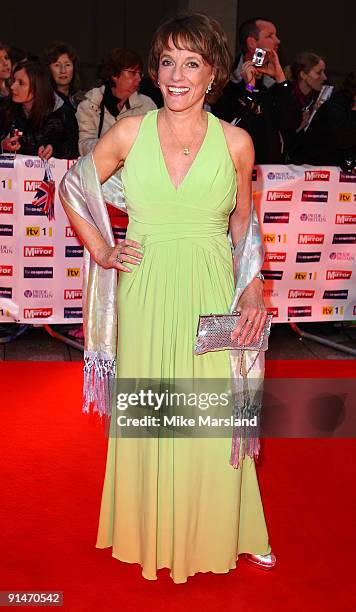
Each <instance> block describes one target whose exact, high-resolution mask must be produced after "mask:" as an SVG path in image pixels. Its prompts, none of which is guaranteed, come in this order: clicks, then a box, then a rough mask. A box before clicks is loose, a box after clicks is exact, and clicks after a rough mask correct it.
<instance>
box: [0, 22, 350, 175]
mask: <svg viewBox="0 0 356 612" xmlns="http://www.w3.org/2000/svg"><path fill="white" fill-rule="evenodd" d="M238 38H239V47H240V54H239V56H238V57H237V58H236V60H235V63H234V66H233V70H232V72H231V75H230V80H229V81H228V83H227V84H226V85H225V87H224V89H223V90H222V92H221V91H220V92H219V93H217V92H216V91H214V89H213V90H212V91H211V92H209V95H208V96H207V100H206V104H205V107H206V110H209V111H211V112H212V113H213V114H214V115H215V116H217V117H218V118H220V119H224V120H225V121H227V122H229V123H233V124H234V125H238V126H239V127H241V128H244V129H245V130H246V131H247V132H248V133H249V134H250V136H251V138H252V140H253V144H254V147H255V163H257V164H274V163H294V164H314V165H321V164H323V165H336V166H342V167H346V168H347V169H348V170H351V171H352V169H355V166H356V119H355V109H356V102H355V100H356V73H354V72H351V73H349V74H347V75H345V79H344V81H343V83H342V84H341V86H339V87H334V86H333V84H332V83H329V82H328V77H327V67H326V59H325V58H324V57H322V55H321V54H319V53H317V52H316V51H315V50H313V51H310V50H302V51H301V52H300V53H299V54H298V55H297V56H296V57H295V58H294V60H293V61H292V62H291V63H290V65H288V66H285V67H282V65H281V63H280V59H279V55H278V51H279V46H280V39H279V36H278V33H277V28H276V25H275V24H274V23H273V22H272V21H270V20H268V19H267V18H253V19H249V20H247V21H245V22H244V23H242V24H241V26H240V28H239V32H238ZM256 49H257V50H258V49H262V50H264V51H265V52H266V53H265V57H264V60H263V63H260V64H258V60H257V63H256V57H255V56H256ZM257 55H258V53H257ZM143 70H144V62H143V59H142V58H141V57H140V55H139V54H138V53H137V52H136V51H133V50H130V49H120V48H114V49H112V50H111V51H110V52H109V53H108V54H107V56H106V57H105V58H104V60H103V61H102V62H101V66H100V69H99V70H98V74H99V80H98V82H97V83H96V84H95V85H96V86H95V87H92V88H90V89H89V90H85V89H84V88H83V87H82V85H81V80H80V70H79V65H78V55H77V52H76V51H75V49H73V47H72V46H71V45H70V44H68V43H64V42H59V43H54V44H53V45H52V46H51V47H50V48H48V49H46V50H45V51H44V53H43V57H41V58H39V57H36V56H35V55H34V54H33V53H29V52H26V51H22V50H21V49H17V48H13V47H11V46H9V45H8V44H5V43H4V42H0V140H1V148H2V151H3V152H19V153H22V154H25V155H39V156H40V157H42V158H46V159H48V158H49V157H51V156H54V157H57V158H76V157H78V156H79V155H85V154H87V153H89V152H90V151H92V150H93V148H94V146H95V144H96V142H97V140H98V139H99V138H100V136H102V135H103V134H104V133H105V132H106V131H107V130H108V129H109V128H110V127H111V126H112V125H113V124H114V123H115V122H116V121H118V120H121V119H122V118H124V117H127V116H136V115H140V114H144V113H146V112H147V111H149V110H152V109H155V108H160V107H161V106H162V105H163V102H162V96H161V92H160V90H159V88H158V87H157V83H154V82H153V81H152V79H151V78H150V77H149V76H144V72H143Z"/></svg>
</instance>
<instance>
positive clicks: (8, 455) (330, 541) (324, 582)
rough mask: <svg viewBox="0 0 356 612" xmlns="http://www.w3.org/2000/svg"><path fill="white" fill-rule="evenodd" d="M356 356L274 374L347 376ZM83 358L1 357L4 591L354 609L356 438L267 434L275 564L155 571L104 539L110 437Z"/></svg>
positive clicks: (161, 605)
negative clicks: (94, 413) (86, 390)
mask: <svg viewBox="0 0 356 612" xmlns="http://www.w3.org/2000/svg"><path fill="white" fill-rule="evenodd" d="M355 365H356V362H355V361H351V360H342V361H328V362H322V361H290V362H285V361H284V362H273V361H269V362H268V364H267V374H268V375H269V376H275V377H276V376H281V377H283V376H284V377H297V376H299V377H302V376H307V377H313V376H314V377H318V376H319V377H327V376H330V377H336V376H340V377H345V376H352V374H353V373H354V372H355ZM81 367H82V365H81V363H62V362H61V363H57V362H56V363H53V362H23V363H19V362H2V363H0V398H1V409H2V435H1V442H2V460H1V468H0V470H1V504H0V506H1V510H0V512H1V545H0V549H1V550H0V565H1V566H0V590H15V589H17V590H22V591H24V590H31V591H35V590H42V591H50V590H61V591H64V609H65V610H68V611H71V612H72V611H80V612H91V611H94V610H95V611H99V612H101V611H105V612H106V611H111V610H115V611H118V612H128V611H129V610H130V611H134V612H135V611H136V610H144V611H145V612H148V611H151V610H152V611H155V612H160V611H164V612H176V611H178V610H179V611H181V610H182V611H184V612H189V611H190V610H205V611H207V612H220V611H221V612H237V611H240V610H241V611H244V610H248V611H249V612H262V611H263V612H265V611H270V610H273V611H274V610H276V611H283V612H286V611H288V612H294V611H295V612H300V611H301V610H305V609H306V610H314V611H315V610H321V611H323V612H325V611H328V610H330V611H331V610H333V611H334V610H340V611H342V612H345V611H347V610H355V609H356V597H355V586H354V585H355V579H354V572H355V558H356V535H355V516H356V513H355V510H356V504H355V501H356V487H355V482H356V461H355V442H354V440H336V439H333V440H327V439H322V440H266V441H263V456H262V461H261V462H260V465H259V467H258V470H259V478H260V484H261V490H262V498H263V501H264V507H265V512H266V518H267V524H268V528H269V533H270V538H271V544H272V546H273V549H274V551H275V552H276V554H277V556H278V566H277V567H276V569H275V570H274V571H273V572H262V571H259V570H256V569H255V568H252V567H250V566H248V565H247V564H246V563H245V562H243V561H242V560H241V561H239V563H238V567H237V569H236V570H233V571H231V572H230V573H229V574H224V575H215V574H211V573H209V574H201V573H200V574H197V575H196V576H195V577H192V578H189V580H188V582H187V583H186V584H184V585H175V584H174V583H173V582H172V581H171V579H170V578H169V575H168V570H161V571H160V572H159V579H158V580H157V581H155V582H149V581H146V580H145V579H144V578H142V577H141V571H140V567H139V566H138V565H129V564H125V563H121V562H120V561H117V560H116V559H113V558H112V557H111V550H110V549H106V550H98V549H96V548H95V539H96V529H97V522H98V512H99V503H100V496H101V486H102V480H103V475H104V467H105V455H106V439H105V437H104V435H103V432H102V427H101V425H100V423H99V422H98V421H97V419H96V418H93V417H92V418H89V417H87V416H83V415H82V414H81V381H82V377H81Z"/></svg>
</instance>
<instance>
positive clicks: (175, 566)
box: [62, 14, 276, 583]
mask: <svg viewBox="0 0 356 612" xmlns="http://www.w3.org/2000/svg"><path fill="white" fill-rule="evenodd" d="M230 66H231V56H230V53H229V50H228V46H227V42H226V37H225V35H224V33H223V32H222V31H221V29H220V26H219V24H217V22H215V21H214V20H212V19H210V18H209V17H207V16H206V15H202V14H192V15H185V16H180V17H178V18H176V19H172V20H170V21H168V22H166V23H165V24H163V25H161V26H160V27H159V29H158V30H157V32H156V35H155V37H154V40H153V43H152V48H151V52H150V58H149V71H150V75H151V77H152V78H153V79H154V80H155V82H156V83H157V85H158V86H159V87H160V90H161V92H162V96H163V99H164V106H163V108H162V109H160V110H158V111H157V110H155V111H150V112H149V113H147V114H146V115H145V116H139V117H130V118H127V119H123V120H122V121H121V122H119V123H118V124H117V125H115V126H114V127H113V128H111V129H110V130H109V131H108V132H107V133H106V134H105V135H104V136H103V137H102V138H101V140H100V141H99V142H98V144H97V145H96V147H95V150H94V152H93V163H94V165H95V169H96V173H97V177H98V180H99V181H100V183H101V184H103V183H105V182H106V181H107V180H108V179H109V177H111V176H112V175H113V174H114V173H115V172H116V171H117V170H118V169H119V168H121V167H123V171H122V183H123V189H124V194H125V201H126V207H127V212H128V215H129V225H128V229H127V236H126V240H123V241H120V242H119V244H117V245H115V246H113V245H110V244H108V243H107V241H106V240H105V238H104V237H103V235H101V234H100V233H99V232H98V230H97V229H95V228H94V227H93V226H92V225H90V224H89V223H88V222H87V221H86V220H84V219H83V217H82V216H80V215H79V214H78V213H77V212H74V210H73V207H71V205H70V202H69V203H68V201H69V200H70V198H68V197H67V198H66V197H64V195H63V194H62V195H63V197H62V201H63V204H64V207H65V209H66V212H67V214H68V216H69V218H70V220H71V222H72V224H73V226H74V227H75V228H76V230H77V232H78V234H79V235H80V236H81V238H82V240H83V242H84V244H85V245H86V247H87V249H88V250H89V251H90V253H91V257H92V258H93V260H94V261H95V262H96V265H98V266H99V267H102V268H104V269H105V270H108V269H115V270H118V272H119V275H118V276H119V281H118V294H117V304H118V312H119V322H120V325H119V334H118V342H117V376H118V378H119V380H120V379H156V380H157V379H158V380H161V381H163V380H167V379H169V380H172V379H185V380H188V379H197V378H199V379H218V378H221V379H224V378H225V379H228V378H229V377H230V376H231V369H230V361H229V352H228V351H219V352H212V353H206V354H204V355H194V354H193V346H194V338H195V333H196V328H197V322H198V318H199V314H202V313H209V312H214V313H217V312H220V313H226V312H228V311H229V308H230V306H231V301H232V297H233V295H234V273H233V265H232V255H231V246H230V243H229V240H228V230H230V235H231V238H232V242H233V244H234V245H236V244H237V243H238V242H239V241H240V240H241V239H242V238H243V237H244V235H245V234H246V231H247V228H248V226H249V223H250V218H251V174H252V168H253V163H254V150H253V145H252V142H251V139H250V137H249V135H248V134H247V133H246V132H245V131H243V130H241V129H239V128H237V127H233V126H231V125H229V124H227V123H225V122H223V121H219V120H218V119H217V118H215V117H214V116H213V115H211V114H210V113H207V112H206V111H205V110H204V103H205V100H206V95H207V94H209V92H211V91H214V95H216V93H217V92H218V91H220V90H221V89H222V87H223V86H224V84H225V83H226V81H227V79H228V77H229V72H230ZM81 180H82V181H83V180H84V181H85V176H84V175H83V177H82V178H81ZM252 263H253V262H251V265H252ZM91 307H92V308H95V304H93V305H92V306H91ZM238 308H239V311H240V312H241V317H240V322H239V324H238V325H237V327H236V329H235V330H234V332H233V337H237V336H238V335H239V334H241V342H242V343H243V342H244V341H245V339H246V338H248V339H250V340H253V338H259V337H260V335H261V333H262V329H263V326H264V323H265V321H266V310H265V306H264V303H263V298H262V281H261V279H260V278H258V277H254V278H252V280H251V282H249V284H248V286H247V287H246V288H245V290H244V291H243V293H242V295H241V297H240V299H239V303H238ZM230 449H231V439H229V438H227V437H220V438H217V437H206V438H190V437H184V436H183V437H177V436H175V437H174V436H171V437H168V436H167V437H163V436H155V437H139V436H138V437H132V438H130V437H121V436H119V437H114V436H113V437H110V439H109V443H108V455H107V464H106V473H105V481H104V487H103V495H102V503H101V512H100V520H99V530H98V537H97V544H96V545H97V547H98V548H107V547H112V556H113V557H115V558H116V559H119V560H120V561H124V562H128V563H139V564H140V565H141V566H142V574H143V576H144V577H145V578H147V579H149V580H155V579H157V569H160V568H163V567H168V568H170V572H171V577H172V579H173V580H174V582H176V583H183V582H186V581H187V578H188V577H189V576H193V575H194V574H195V573H197V572H215V573H226V572H228V571H229V570H230V569H233V568H235V567H236V562H237V559H238V556H239V555H241V556H244V557H245V559H247V560H248V561H249V562H250V563H252V564H254V565H255V566H257V567H261V568H264V569H271V568H272V567H273V566H274V565H275V561H276V560H275V556H274V555H273V553H272V552H271V548H270V545H269V542H268V533H267V528H266V524H265V518H264V513H263V507H262V503H261V498H260V492H259V486H258V481H257V477H256V471H255V464H254V457H253V456H248V454H246V456H244V457H243V458H242V460H241V461H240V464H239V466H238V469H234V468H233V467H232V466H231V465H230V464H229V455H230Z"/></svg>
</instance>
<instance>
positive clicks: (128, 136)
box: [111, 115, 145, 145]
mask: <svg viewBox="0 0 356 612" xmlns="http://www.w3.org/2000/svg"><path fill="white" fill-rule="evenodd" d="M144 116H145V115H135V116H133V117H124V118H123V119H120V120H119V121H117V122H116V123H115V124H114V125H113V127H112V128H111V129H112V130H113V136H114V137H115V138H120V140H121V141H122V140H124V141H125V142H126V143H130V145H132V144H133V142H134V141H135V139H136V136H137V134H138V131H139V129H140V125H141V123H142V120H143V118H144Z"/></svg>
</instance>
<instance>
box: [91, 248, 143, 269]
mask: <svg viewBox="0 0 356 612" xmlns="http://www.w3.org/2000/svg"><path fill="white" fill-rule="evenodd" d="M142 251H143V249H142V246H141V244H140V243H139V242H136V241H135V240H120V241H119V243H118V244H117V245H116V246H114V247H110V246H107V247H105V248H103V249H101V250H100V251H99V252H98V253H97V254H96V256H95V261H96V262H97V263H98V264H99V266H102V267H103V268H106V269H108V268H116V269H117V270H120V271H121V272H132V270H131V269H130V268H128V267H127V266H126V265H125V262H126V263H130V264H133V265H134V266H138V265H139V264H140V263H141V260H142V257H143V252H142Z"/></svg>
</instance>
